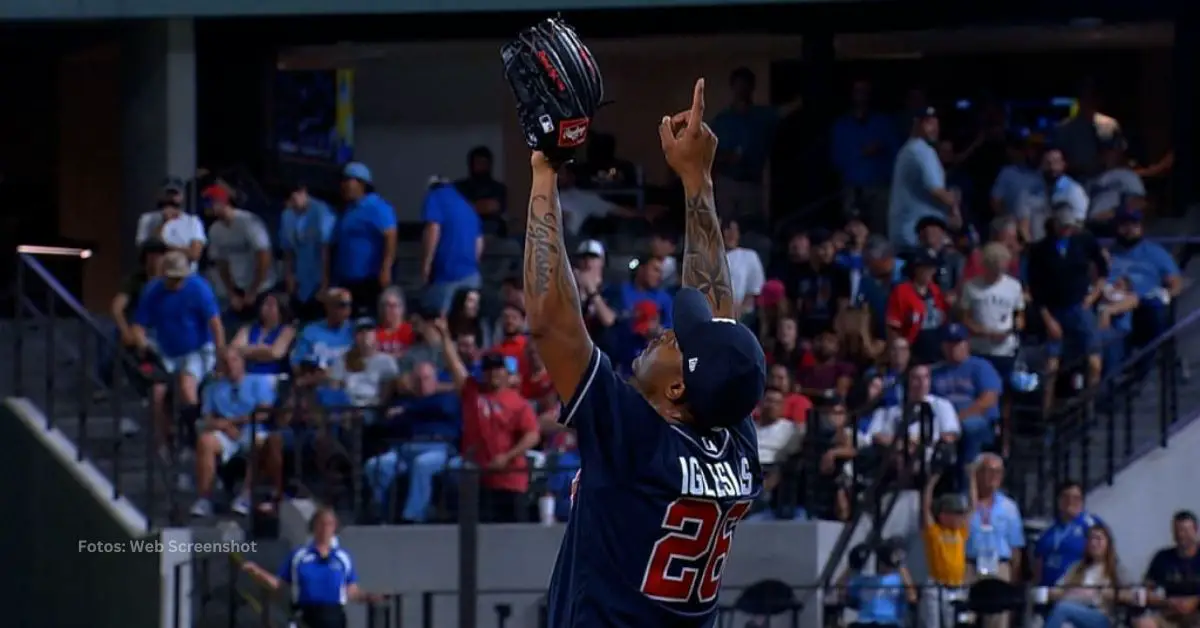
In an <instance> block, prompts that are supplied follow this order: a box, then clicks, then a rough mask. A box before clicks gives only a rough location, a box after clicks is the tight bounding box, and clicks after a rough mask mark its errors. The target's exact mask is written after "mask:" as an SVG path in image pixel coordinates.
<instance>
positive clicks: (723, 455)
mask: <svg viewBox="0 0 1200 628" xmlns="http://www.w3.org/2000/svg"><path fill="white" fill-rule="evenodd" d="M674 312H675V334H676V338H677V340H678V343H679V347H680V352H681V353H682V354H683V367H684V368H683V370H684V386H685V393H684V395H685V398H686V402H687V407H688V409H689V412H690V413H691V414H692V416H693V418H694V419H695V422H694V423H689V424H681V423H674V422H668V421H667V420H665V419H664V418H663V417H662V416H660V415H659V414H658V413H657V412H655V410H654V408H652V407H651V406H650V404H649V403H647V401H646V400H645V399H644V398H643V397H642V395H641V394H640V393H638V392H637V390H635V389H634V388H633V386H632V385H630V384H629V383H627V382H625V381H623V380H622V379H621V378H620V377H619V376H618V375H617V373H616V371H615V370H614V368H613V365H612V364H611V363H610V362H609V359H608V357H607V356H606V355H604V354H603V353H602V352H600V350H599V349H593V351H592V356H591V359H590V361H589V363H588V367H587V369H586V370H585V371H584V377H583V380H582V381H581V382H580V384H579V387H578V389H577V390H576V392H575V395H574V396H573V397H572V398H571V399H570V400H569V401H568V403H567V404H566V406H564V408H563V411H562V413H561V417H562V419H561V421H562V422H563V423H564V424H565V425H567V426H569V427H572V428H574V429H575V431H576V437H577V442H578V443H579V455H580V459H581V467H582V468H581V474H580V482H579V489H578V492H577V494H576V499H575V504H574V506H573V509H572V512H571V517H570V520H569V523H568V524H567V530H566V534H565V536H564V537H563V542H562V547H561V548H560V549H559V553H558V561H557V563H556V564H555V567H554V575H553V578H552V580H551V583H550V593H549V608H548V611H547V612H548V617H547V619H548V624H547V625H549V626H551V627H553V628H565V627H568V626H569V627H589V628H590V627H593V626H594V627H601V626H603V627H605V628H642V627H645V628H652V627H653V628H684V627H687V628H691V627H707V626H713V625H714V624H715V622H716V600H717V595H718V593H719V592H720V587H721V574H722V571H723V570H724V567H725V565H726V563H727V562H728V555H729V551H730V545H731V543H732V541H733V534H734V529H735V528H736V527H737V525H738V522H740V521H741V519H742V517H744V516H745V515H746V513H747V512H748V511H749V509H750V505H751V504H752V503H753V501H754V500H755V498H756V497H757V496H758V494H759V493H760V492H761V491H762V467H761V466H760V464H759V460H758V440H757V438H756V436H755V431H754V425H753V423H752V422H751V419H750V418H749V416H750V413H751V411H752V410H753V408H754V406H755V405H757V403H758V401H759V400H760V399H761V398H762V393H763V387H764V383H765V372H766V369H765V360H764V358H763V353H762V348H761V346H760V345H759V343H758V341H757V339H755V337H754V334H753V333H751V332H750V330H748V329H746V328H745V327H744V326H742V325H740V324H738V323H737V322H736V321H732V320H728V319H714V318H713V316H712V311H711V310H710V309H709V305H708V301H707V299H706V298H705V297H704V296H703V295H702V294H701V293H699V292H697V291H696V290H694V289H689V288H685V289H683V290H681V291H680V292H679V294H678V295H676V297H675V301H674Z"/></svg>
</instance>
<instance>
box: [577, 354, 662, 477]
mask: <svg viewBox="0 0 1200 628" xmlns="http://www.w3.org/2000/svg"><path fill="white" fill-rule="evenodd" d="M650 414H654V413H653V411H652V410H650V407H649V405H648V404H647V403H646V401H645V400H644V399H643V398H642V396H641V395H640V394H638V393H637V391H635V390H634V389H633V387H632V386H630V385H629V384H627V383H625V381H624V380H622V379H621V377H620V376H619V375H618V374H617V372H616V370H615V369H614V368H613V365H612V362H610V361H609V359H608V356H607V355H605V354H604V352H602V351H600V350H599V349H597V348H595V347H593V348H592V357H591V359H590V360H589V361H588V365H587V368H586V369H584V372H583V379H582V380H580V382H579V386H578V387H577V388H576V390H575V394H574V395H572V396H571V398H570V399H569V400H568V401H567V403H566V404H564V405H563V408H562V411H561V412H559V415H558V422H559V423H560V424H562V425H563V426H565V427H570V428H572V429H574V430H575V433H576V438H577V439H578V441H579V448H580V450H581V455H582V456H583V458H584V460H585V463H584V464H585V465H586V464H587V463H586V460H587V457H588V452H593V455H596V454H598V455H600V456H601V457H603V458H605V459H610V460H611V459H613V458H615V457H617V456H618V455H622V456H623V455H626V454H628V453H630V452H629V451H627V450H626V449H625V446H626V445H629V444H632V443H635V442H638V441H639V440H643V439H650V438H652V435H651V430H652V429H653V428H654V427H657V426H659V425H660V424H661V423H662V421H663V419H661V418H660V417H659V416H657V414H654V416H648V415H650Z"/></svg>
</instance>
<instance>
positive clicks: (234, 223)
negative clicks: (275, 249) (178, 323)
mask: <svg viewBox="0 0 1200 628" xmlns="http://www.w3.org/2000/svg"><path fill="white" fill-rule="evenodd" d="M203 198H204V199H205V200H206V201H208V203H209V204H210V208H211V211H212V214H213V217H214V218H216V221H215V222H213V224H212V227H211V228H210V229H209V233H208V238H209V245H208V257H209V259H211V260H212V261H213V262H214V264H215V265H216V270H217V276H218V279H219V281H214V282H212V283H213V285H214V287H217V288H218V290H217V291H216V292H217V294H218V296H224V297H225V298H226V299H227V300H228V301H229V309H230V310H231V311H232V312H234V313H235V314H237V315H238V316H239V317H241V318H243V319H249V318H253V316H254V309H255V307H256V301H257V300H258V295H259V294H262V293H263V292H266V291H267V290H269V289H270V288H271V286H273V285H274V284H275V269H274V263H273V259H272V257H271V236H270V235H269V234H268V233H267V228H266V225H264V224H263V221H262V219H260V218H259V217H258V216H255V215H254V214H252V213H250V212H248V211H245V210H241V209H237V208H236V207H234V206H233V205H232V204H231V201H230V196H229V191H228V190H227V189H225V188H224V187H222V186H219V185H213V186H210V187H209V188H207V189H205V190H204V194H203Z"/></svg>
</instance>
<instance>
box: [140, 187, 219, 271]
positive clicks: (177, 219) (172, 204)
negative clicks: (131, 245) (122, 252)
mask: <svg viewBox="0 0 1200 628" xmlns="http://www.w3.org/2000/svg"><path fill="white" fill-rule="evenodd" d="M183 187H184V186H183V184H182V183H179V182H177V181H173V180H168V181H167V182H166V183H165V184H164V185H163V188H162V190H161V191H160V192H159V196H158V203H157V209H156V210H155V211H152V212H146V213H144V214H142V215H141V216H140V217H139V218H138V224H137V235H136V236H135V237H134V242H135V243H136V244H137V245H138V246H142V245H143V244H145V243H146V242H147V241H149V240H159V241H161V242H162V243H163V244H166V246H167V248H168V249H171V250H175V251H182V252H183V253H184V254H185V255H187V258H188V260H189V261H191V262H192V272H195V271H196V260H198V259H200V256H201V255H202V254H203V253H204V245H205V244H207V243H208V238H207V236H206V235H205V233H204V223H203V222H201V221H200V217H199V216H196V215H195V214H189V213H187V212H185V211H183V205H184V198H183Z"/></svg>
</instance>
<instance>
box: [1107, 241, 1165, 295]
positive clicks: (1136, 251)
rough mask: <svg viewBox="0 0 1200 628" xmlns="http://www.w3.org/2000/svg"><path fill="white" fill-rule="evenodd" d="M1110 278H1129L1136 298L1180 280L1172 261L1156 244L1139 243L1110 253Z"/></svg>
mask: <svg viewBox="0 0 1200 628" xmlns="http://www.w3.org/2000/svg"><path fill="white" fill-rule="evenodd" d="M1109 253H1110V254H1111V257H1112V259H1111V261H1110V262H1109V263H1110V266H1111V268H1110V276H1111V277H1114V278H1116V277H1129V283H1130V284H1131V285H1132V286H1133V290H1134V292H1136V293H1137V295H1138V296H1139V297H1145V296H1147V295H1149V294H1150V293H1151V292H1153V291H1155V290H1157V289H1159V288H1162V287H1163V286H1165V285H1166V281H1167V279H1169V278H1171V277H1178V276H1179V265H1178V264H1176V263H1175V258H1173V257H1171V254H1170V253H1168V252H1167V250H1166V249H1164V248H1163V247H1162V246H1161V245H1159V244H1158V243H1157V242H1150V241H1147V240H1142V241H1141V242H1138V243H1137V244H1135V245H1133V246H1131V247H1128V248H1125V247H1122V246H1120V245H1117V246H1114V247H1112V248H1111V249H1110V250H1109Z"/></svg>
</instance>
